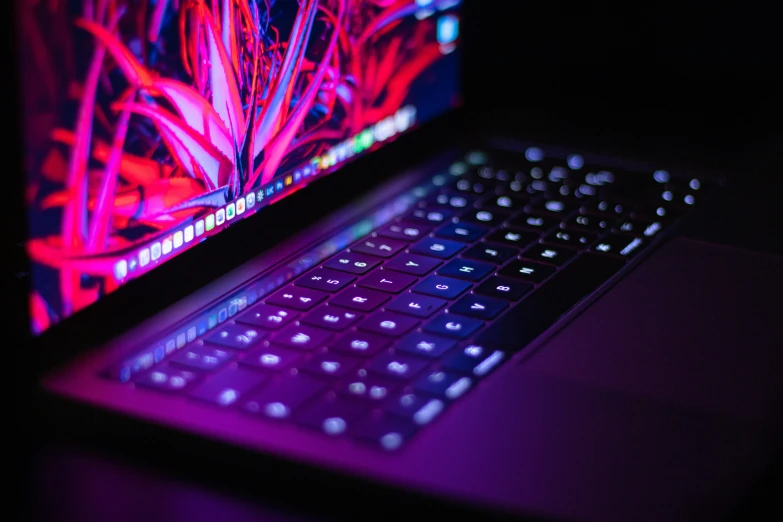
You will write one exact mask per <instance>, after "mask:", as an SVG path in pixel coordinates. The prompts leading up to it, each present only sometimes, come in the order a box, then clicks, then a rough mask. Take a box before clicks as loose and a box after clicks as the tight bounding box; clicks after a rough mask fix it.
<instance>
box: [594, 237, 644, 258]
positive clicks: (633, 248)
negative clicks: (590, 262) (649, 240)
mask: <svg viewBox="0 0 783 522" xmlns="http://www.w3.org/2000/svg"><path fill="white" fill-rule="evenodd" d="M644 246H645V243H644V240H643V239H639V238H638V237H632V236H621V235H619V234H609V235H608V236H606V237H603V238H601V240H600V241H598V242H597V243H596V244H595V246H593V248H592V250H593V251H594V252H600V253H602V254H611V255H615V256H620V257H623V258H626V259H630V258H631V257H633V256H634V255H636V254H637V253H639V251H640V250H642V247H644Z"/></svg>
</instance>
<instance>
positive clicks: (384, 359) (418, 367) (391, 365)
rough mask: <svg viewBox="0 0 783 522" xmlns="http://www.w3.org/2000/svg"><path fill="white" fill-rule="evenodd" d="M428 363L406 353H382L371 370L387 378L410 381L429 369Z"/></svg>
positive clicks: (370, 367)
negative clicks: (425, 369)
mask: <svg viewBox="0 0 783 522" xmlns="http://www.w3.org/2000/svg"><path fill="white" fill-rule="evenodd" d="M427 363H428V361H427V360H426V359H422V358H420V357H414V356H412V355H406V354H404V353H389V352H382V353H379V354H378V355H376V356H375V357H374V358H373V360H372V361H371V362H370V366H369V370H370V371H373V372H375V373H378V374H380V375H384V376H386V377H392V378H395V379H402V380H409V379H410V378H411V377H413V376H414V375H416V374H417V373H419V372H420V371H422V370H423V369H424V368H426V367H427Z"/></svg>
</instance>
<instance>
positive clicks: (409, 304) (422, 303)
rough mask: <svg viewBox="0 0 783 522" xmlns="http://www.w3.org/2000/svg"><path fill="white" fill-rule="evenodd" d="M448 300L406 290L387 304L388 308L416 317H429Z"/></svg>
mask: <svg viewBox="0 0 783 522" xmlns="http://www.w3.org/2000/svg"><path fill="white" fill-rule="evenodd" d="M447 302H448V301H444V300H443V299H438V298H437V297H430V296H426V295H421V294H411V293H409V292H405V293H404V294H402V295H401V296H399V297H398V298H396V299H395V300H394V301H392V302H391V303H389V304H388V305H386V309H387V310H391V311H393V312H400V313H403V314H408V315H415V316H416V317H429V316H431V315H432V314H434V313H435V312H437V311H438V310H440V309H441V308H443V307H444V306H446V303H447Z"/></svg>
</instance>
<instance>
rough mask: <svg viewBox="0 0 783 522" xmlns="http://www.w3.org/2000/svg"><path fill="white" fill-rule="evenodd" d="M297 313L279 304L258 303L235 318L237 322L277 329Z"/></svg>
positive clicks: (294, 317) (292, 318)
mask: <svg viewBox="0 0 783 522" xmlns="http://www.w3.org/2000/svg"><path fill="white" fill-rule="evenodd" d="M297 315H299V314H297V313H295V312H291V311H290V310H284V309H283V308H281V307H279V306H272V305H268V304H264V303H258V304H256V305H253V306H251V307H250V309H249V310H247V311H246V312H245V313H243V314H242V315H240V316H239V317H237V318H236V321H237V322H238V323H244V324H252V325H253V326H260V327H261V328H265V329H267V330H278V329H280V328H281V327H283V326H285V325H287V324H288V323H290V322H291V321H293V320H294V319H296V317H297Z"/></svg>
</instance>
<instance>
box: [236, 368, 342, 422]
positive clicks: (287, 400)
mask: <svg viewBox="0 0 783 522" xmlns="http://www.w3.org/2000/svg"><path fill="white" fill-rule="evenodd" d="M326 388H327V384H326V381H323V380H322V379H318V378H316V377H311V376H309V375H307V374H303V373H299V374H297V375H292V376H287V377H285V378H284V379H281V380H279V381H276V382H272V383H271V384H269V386H266V387H265V388H264V389H263V390H261V391H260V392H258V393H256V394H254V395H250V400H248V401H247V402H246V403H245V410H246V411H248V412H250V413H260V414H261V415H264V416H266V417H269V418H272V419H286V418H288V417H290V416H291V413H292V412H293V411H294V410H295V409H297V408H299V406H301V405H302V404H304V403H305V402H307V401H309V400H310V399H313V398H315V396H316V395H318V394H320V393H321V392H323V391H324V390H325V389H326Z"/></svg>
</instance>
